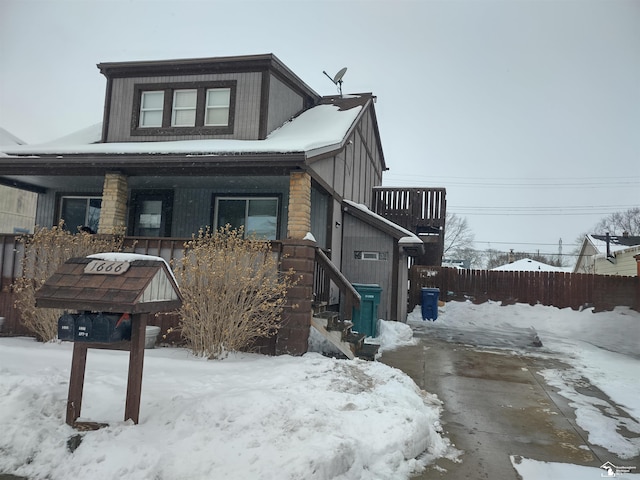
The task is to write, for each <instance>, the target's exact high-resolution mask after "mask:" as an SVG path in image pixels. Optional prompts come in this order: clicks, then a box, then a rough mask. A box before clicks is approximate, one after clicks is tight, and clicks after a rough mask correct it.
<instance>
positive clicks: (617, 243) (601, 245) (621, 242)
mask: <svg viewBox="0 0 640 480" xmlns="http://www.w3.org/2000/svg"><path fill="white" fill-rule="evenodd" d="M587 239H588V240H589V242H590V243H591V245H593V248H595V249H596V250H597V252H598V253H601V254H606V253H607V241H606V236H605V235H587ZM637 246H640V237H623V236H618V235H610V236H609V251H610V252H611V253H616V252H622V251H624V250H628V249H629V248H633V247H637Z"/></svg>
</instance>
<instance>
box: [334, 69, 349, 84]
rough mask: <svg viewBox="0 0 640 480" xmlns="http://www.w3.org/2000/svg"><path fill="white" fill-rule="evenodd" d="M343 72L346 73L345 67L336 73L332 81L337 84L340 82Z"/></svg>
mask: <svg viewBox="0 0 640 480" xmlns="http://www.w3.org/2000/svg"><path fill="white" fill-rule="evenodd" d="M345 73H347V67H344V68H341V69H340V71H339V72H338V73H336V76H335V77H333V83H335V84H336V85H338V83H340V82H342V77H344V74H345Z"/></svg>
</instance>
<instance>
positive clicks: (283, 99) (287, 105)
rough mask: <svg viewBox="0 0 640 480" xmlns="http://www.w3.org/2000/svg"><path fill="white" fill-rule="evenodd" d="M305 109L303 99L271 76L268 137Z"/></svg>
mask: <svg viewBox="0 0 640 480" xmlns="http://www.w3.org/2000/svg"><path fill="white" fill-rule="evenodd" d="M303 108H304V100H303V98H302V97H301V96H300V95H299V94H298V93H296V92H294V91H293V90H291V89H290V88H289V87H287V86H286V85H285V84H284V83H282V82H281V81H280V80H278V79H277V78H276V77H275V76H274V75H271V77H270V80H269V114H268V117H267V118H268V119H267V135H268V134H269V133H271V132H272V131H274V130H275V129H276V128H278V127H281V126H282V125H283V124H284V123H285V122H287V121H289V120H290V119H291V118H292V117H294V116H295V115H297V114H298V113H300V112H301V111H302V109H303Z"/></svg>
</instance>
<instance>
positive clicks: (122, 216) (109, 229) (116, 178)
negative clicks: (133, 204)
mask: <svg viewBox="0 0 640 480" xmlns="http://www.w3.org/2000/svg"><path fill="white" fill-rule="evenodd" d="M127 194H128V184H127V177H126V175H122V174H120V173H107V174H106V175H105V176H104V185H103V187H102V207H101V210H100V223H99V225H98V233H100V234H113V233H115V232H117V231H118V230H122V229H124V228H125V227H126V225H127Z"/></svg>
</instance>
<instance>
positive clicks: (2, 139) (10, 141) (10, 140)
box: [0, 127, 25, 146]
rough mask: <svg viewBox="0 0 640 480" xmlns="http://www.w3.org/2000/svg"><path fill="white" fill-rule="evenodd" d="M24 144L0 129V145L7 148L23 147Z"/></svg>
mask: <svg viewBox="0 0 640 480" xmlns="http://www.w3.org/2000/svg"><path fill="white" fill-rule="evenodd" d="M24 144H25V142H23V141H22V140H20V139H19V138H18V137H16V136H15V135H13V134H12V133H10V132H8V131H7V130H5V129H4V128H2V127H0V145H2V146H5V145H7V146H9V145H24Z"/></svg>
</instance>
